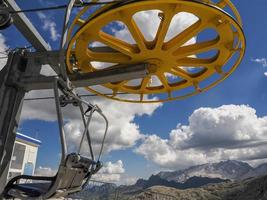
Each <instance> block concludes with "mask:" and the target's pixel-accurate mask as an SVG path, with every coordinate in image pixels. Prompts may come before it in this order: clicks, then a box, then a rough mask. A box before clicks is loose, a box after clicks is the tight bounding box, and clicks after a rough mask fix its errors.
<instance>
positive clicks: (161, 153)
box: [135, 105, 267, 169]
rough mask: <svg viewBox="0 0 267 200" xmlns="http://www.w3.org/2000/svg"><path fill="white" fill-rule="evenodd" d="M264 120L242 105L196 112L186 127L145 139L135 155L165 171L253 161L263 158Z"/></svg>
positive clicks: (266, 135)
mask: <svg viewBox="0 0 267 200" xmlns="http://www.w3.org/2000/svg"><path fill="white" fill-rule="evenodd" d="M266 141H267V117H258V116H257V115H256V111H255V109H253V108H251V107H249V106H245V105H240V106H238V105H225V106H222V107H219V108H200V109H197V110H196V111H195V112H194V113H193V114H192V115H191V116H190V118H189V125H180V124H179V125H178V126H177V128H176V129H174V130H172V131H171V133H170V134H169V139H166V140H163V139H161V138H160V137H158V136H156V135H152V136H147V137H146V139H145V140H144V142H143V143H142V144H141V145H140V146H139V147H138V148H136V150H135V152H136V153H138V154H141V155H143V156H145V157H146V158H147V159H148V160H151V161H153V162H154V163H156V164H158V165H159V166H161V167H165V168H173V169H177V168H185V167H188V166H191V165H196V164H203V163H207V162H217V161H219V160H228V159H234V160H243V161H248V162H250V161H251V162H252V161H255V160H259V159H264V158H266V153H267V151H266V149H265V145H266V144H267V142H266Z"/></svg>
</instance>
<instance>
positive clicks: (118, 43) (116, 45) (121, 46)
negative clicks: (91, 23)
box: [98, 32, 138, 57]
mask: <svg viewBox="0 0 267 200" xmlns="http://www.w3.org/2000/svg"><path fill="white" fill-rule="evenodd" d="M98 40H99V41H100V42H102V43H104V44H106V45H107V46H109V47H111V48H112V49H115V50H117V51H119V52H121V53H123V54H125V55H128V56H130V57H132V56H133V54H135V53H137V52H138V49H136V47H134V46H133V45H130V44H128V43H126V42H124V41H122V40H119V39H117V38H115V37H114V36H112V35H109V34H107V33H104V32H100V33H99V38H98Z"/></svg>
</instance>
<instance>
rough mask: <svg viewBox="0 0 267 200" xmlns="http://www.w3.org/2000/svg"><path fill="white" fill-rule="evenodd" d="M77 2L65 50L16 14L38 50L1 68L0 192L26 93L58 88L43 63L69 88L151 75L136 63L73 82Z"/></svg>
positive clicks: (12, 57)
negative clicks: (68, 59) (71, 39)
mask: <svg viewBox="0 0 267 200" xmlns="http://www.w3.org/2000/svg"><path fill="white" fill-rule="evenodd" d="M5 2H6V3H7V5H8V9H9V11H19V10H20V8H19V6H18V5H17V4H16V3H15V0H5ZM74 3H75V0H70V1H69V7H68V8H67V9H66V15H65V19H64V27H63V37H62V41H61V49H60V50H58V51H51V47H50V46H49V44H47V42H45V40H44V39H43V38H42V36H41V35H40V33H38V31H37V30H36V28H35V27H34V26H33V25H32V24H31V22H30V21H29V20H28V18H27V17H26V15H25V14H23V13H16V14H13V15H12V17H13V20H14V24H15V26H16V27H17V28H18V30H19V31H20V32H21V33H22V34H23V36H24V37H25V38H26V39H27V40H28V41H29V42H30V43H31V45H32V46H33V47H34V48H35V49H36V52H28V51H27V50H23V49H19V50H15V51H14V52H11V53H10V54H9V56H8V62H7V64H6V66H5V67H4V68H3V70H2V71H0V108H1V109H0V194H1V193H2V192H3V190H4V188H5V185H6V181H7V176H8V174H7V173H8V169H9V165H10V160H11V156H12V151H13V146H14V142H15V138H16V131H17V127H18V124H19V118H20V114H21V108H22V104H23V99H24V96H25V93H26V92H28V91H31V90H40V89H53V88H54V85H53V84H54V79H55V77H45V76H43V75H41V74H40V72H41V68H42V65H45V64H48V65H50V66H51V68H52V69H53V70H54V71H55V72H56V74H57V75H60V76H61V77H62V78H63V79H64V81H65V82H66V84H67V85H68V87H69V88H72V87H73V86H75V87H84V86H88V85H98V84H104V83H109V82H118V81H123V80H127V79H135V78H143V77H145V76H146V75H147V74H148V66H147V65H146V64H144V63H143V64H142V63H141V64H136V65H132V66H117V67H116V68H113V69H109V70H106V71H102V72H95V73H91V74H79V73H77V74H74V75H71V76H69V78H70V81H68V76H67V72H66V66H65V49H64V47H65V44H66V32H67V27H68V23H69V16H70V13H71V9H72V7H73V5H74ZM122 68H123V69H122ZM70 83H72V84H70ZM65 148H66V147H65V146H64V147H62V149H65ZM2 198H3V197H2ZM0 199H1V195H0Z"/></svg>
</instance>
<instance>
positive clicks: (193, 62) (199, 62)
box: [177, 57, 217, 67]
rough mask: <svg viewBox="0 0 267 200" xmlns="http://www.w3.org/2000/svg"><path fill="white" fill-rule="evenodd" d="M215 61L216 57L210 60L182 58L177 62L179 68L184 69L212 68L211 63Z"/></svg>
mask: <svg viewBox="0 0 267 200" xmlns="http://www.w3.org/2000/svg"><path fill="white" fill-rule="evenodd" d="M216 60H217V57H215V58H211V59H201V58H184V59H180V60H177V63H178V64H179V65H180V66H184V67H213V63H214V62H215V61H216Z"/></svg>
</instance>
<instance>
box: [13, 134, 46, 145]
mask: <svg viewBox="0 0 267 200" xmlns="http://www.w3.org/2000/svg"><path fill="white" fill-rule="evenodd" d="M16 139H17V140H22V141H23V142H26V143H28V144H30V145H33V146H40V145H41V144H42V142H41V141H40V140H37V139H34V138H32V137H29V136H27V135H24V134H22V133H18V132H17V135H16Z"/></svg>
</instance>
